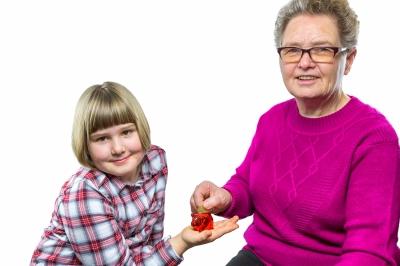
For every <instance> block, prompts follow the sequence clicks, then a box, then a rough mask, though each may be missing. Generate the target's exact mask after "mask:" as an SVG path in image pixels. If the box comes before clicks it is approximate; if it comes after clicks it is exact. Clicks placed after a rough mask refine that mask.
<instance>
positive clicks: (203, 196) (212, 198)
mask: <svg viewBox="0 0 400 266" xmlns="http://www.w3.org/2000/svg"><path fill="white" fill-rule="evenodd" d="M231 201H232V196H231V194H230V193H229V192H228V191H227V190H226V189H223V188H220V187H218V186H216V185H215V184H214V183H212V182H210V181H203V182H201V183H200V184H199V185H198V186H197V187H196V188H195V190H194V192H193V194H192V197H191V198H190V207H191V209H192V212H197V210H198V209H199V207H204V208H205V209H206V210H208V211H210V212H211V213H219V212H222V211H224V210H225V209H226V208H228V207H229V205H230V204H231Z"/></svg>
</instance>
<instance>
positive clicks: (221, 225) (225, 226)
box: [170, 216, 239, 256]
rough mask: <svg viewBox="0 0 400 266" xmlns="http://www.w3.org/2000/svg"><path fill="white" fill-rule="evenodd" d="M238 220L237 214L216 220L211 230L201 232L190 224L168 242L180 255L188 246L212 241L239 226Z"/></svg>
mask: <svg viewBox="0 0 400 266" xmlns="http://www.w3.org/2000/svg"><path fill="white" fill-rule="evenodd" d="M238 221H239V217H238V216H234V217H232V218H230V219H225V220H222V221H217V222H214V228H213V229H212V230H204V231H202V232H198V231H195V230H193V228H192V227H191V226H188V227H186V228H184V229H183V230H182V232H180V233H179V234H178V235H177V236H175V237H173V238H171V239H170V243H171V245H172V247H173V248H174V249H175V251H176V253H177V254H178V255H180V256H182V254H183V253H184V252H185V251H186V250H188V249H189V248H192V247H194V246H198V245H203V244H207V243H210V242H213V241H214V240H216V239H218V238H220V237H221V236H223V235H225V234H226V233H230V232H232V231H233V230H235V229H237V228H239V225H238V224H237V222H238Z"/></svg>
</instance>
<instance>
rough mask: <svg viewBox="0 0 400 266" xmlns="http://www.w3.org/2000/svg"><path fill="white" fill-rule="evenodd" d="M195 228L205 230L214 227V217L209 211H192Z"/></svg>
mask: <svg viewBox="0 0 400 266" xmlns="http://www.w3.org/2000/svg"><path fill="white" fill-rule="evenodd" d="M191 225H192V227H193V230H195V231H199V232H201V231H203V230H212V229H213V218H212V216H211V213H209V212H198V213H192V223H191Z"/></svg>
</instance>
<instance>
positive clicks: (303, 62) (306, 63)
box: [298, 53, 315, 68]
mask: <svg viewBox="0 0 400 266" xmlns="http://www.w3.org/2000/svg"><path fill="white" fill-rule="evenodd" d="M298 66H299V67H300V68H309V67H314V66H315V62H314V61H313V60H312V58H311V56H310V54H309V53H303V55H302V56H301V58H300V61H299V64H298Z"/></svg>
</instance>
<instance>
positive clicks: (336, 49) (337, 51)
mask: <svg viewBox="0 0 400 266" xmlns="http://www.w3.org/2000/svg"><path fill="white" fill-rule="evenodd" d="M287 48H295V49H299V50H301V55H300V57H299V60H297V61H293V62H285V61H284V60H283V59H282V55H281V52H282V50H283V49H287ZM316 48H319V49H320V48H327V49H332V50H333V56H332V61H329V62H320V61H316V60H314V59H313V56H312V54H311V50H313V49H316ZM276 50H277V52H278V54H279V57H280V59H281V60H282V62H284V63H298V62H300V61H301V58H303V55H304V53H307V54H308V56H309V57H310V58H311V60H312V61H314V62H315V63H332V62H333V59H334V58H335V56H336V55H338V54H340V53H343V52H346V51H348V50H349V48H347V47H337V46H315V47H311V48H308V49H303V48H300V47H296V46H283V47H279V48H277V49H276Z"/></svg>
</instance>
